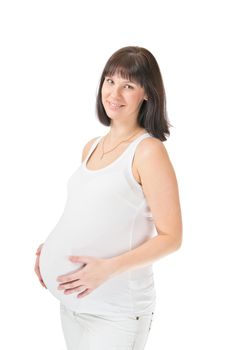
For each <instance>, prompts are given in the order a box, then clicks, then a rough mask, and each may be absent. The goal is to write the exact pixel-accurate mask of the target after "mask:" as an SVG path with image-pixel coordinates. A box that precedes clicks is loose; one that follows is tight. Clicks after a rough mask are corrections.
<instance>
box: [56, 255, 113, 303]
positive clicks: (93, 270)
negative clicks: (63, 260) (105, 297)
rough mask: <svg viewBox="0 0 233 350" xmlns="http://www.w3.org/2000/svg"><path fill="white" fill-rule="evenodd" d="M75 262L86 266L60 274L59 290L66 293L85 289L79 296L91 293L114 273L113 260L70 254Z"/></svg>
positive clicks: (58, 279)
mask: <svg viewBox="0 0 233 350" xmlns="http://www.w3.org/2000/svg"><path fill="white" fill-rule="evenodd" d="M69 260H70V261H71V262H73V263H84V266H83V267H82V268H81V269H79V270H78V271H76V272H72V273H69V274H66V275H61V276H58V278H57V282H60V283H61V284H59V286H58V288H57V289H59V290H64V294H71V293H75V292H77V291H80V290H83V291H82V292H81V293H79V294H78V295H77V297H78V298H81V297H84V296H86V295H88V294H90V293H91V292H92V291H93V290H94V289H96V288H97V287H99V286H100V285H101V284H102V283H104V282H105V281H106V280H108V279H109V278H110V277H111V276H112V273H113V269H114V266H113V260H111V259H100V258H93V257H90V256H70V257H69Z"/></svg>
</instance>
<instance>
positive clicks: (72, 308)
mask: <svg viewBox="0 0 233 350" xmlns="http://www.w3.org/2000/svg"><path fill="white" fill-rule="evenodd" d="M96 110H97V116H98V119H99V121H100V122H101V123H102V124H103V125H105V126H108V127H109V130H108V132H107V133H106V134H105V135H102V136H99V137H96V138H94V139H91V140H90V141H89V142H87V144H86V145H85V147H84V149H83V155H82V161H81V164H80V166H79V167H78V169H77V170H76V171H75V172H74V173H73V174H72V175H71V177H70V178H69V179H68V182H67V199H66V204H65V208H64V212H63V214H62V216H61V218H60V220H59V221H58V223H57V224H56V226H55V228H54V229H53V230H52V232H51V233H50V235H49V236H48V238H47V239H46V240H45V242H44V244H41V245H40V246H39V248H38V250H37V253H36V254H37V259H36V264H35V272H36V274H37V276H38V278H39V280H40V282H41V284H42V285H43V286H44V287H46V288H47V289H48V290H49V291H50V292H51V293H52V295H53V296H54V297H56V298H57V299H58V300H59V301H60V315H61V324H62V329H63V333H64V339H65V342H66V345H67V349H68V350H114V349H121V350H131V349H132V350H143V349H144V347H145V344H146V342H147V339H148V335H149V330H150V328H151V322H152V320H153V317H154V314H155V299H156V296H155V288H154V277H153V266H152V265H153V262H154V261H156V260H158V259H159V258H161V257H163V256H164V255H166V254H169V253H171V252H173V251H175V250H177V249H178V248H179V247H180V246H181V241H182V219H181V209H180V202H179V193H178V184H177V180H176V175H175V172H174V169H173V166H172V164H171V161H170V159H169V156H168V153H167V151H166V148H165V146H164V145H163V141H166V137H165V135H170V132H169V127H170V124H169V122H168V119H167V112H166V98H165V91H164V86H163V81H162V76H161V73H160V69H159V66H158V63H157V61H156V59H155V57H154V56H153V55H152V53H151V52H149V51H148V50H147V49H145V48H142V47H137V46H129V47H124V48H121V49H119V50H118V51H116V52H115V53H114V54H113V55H112V56H111V57H110V58H109V60H108V61H107V63H106V65H105V67H104V69H103V72H102V75H101V78H100V84H99V90H98V94H97V101H96Z"/></svg>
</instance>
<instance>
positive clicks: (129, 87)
mask: <svg viewBox="0 0 233 350" xmlns="http://www.w3.org/2000/svg"><path fill="white" fill-rule="evenodd" d="M125 87H126V88H127V89H133V86H131V85H128V84H127V85H125Z"/></svg>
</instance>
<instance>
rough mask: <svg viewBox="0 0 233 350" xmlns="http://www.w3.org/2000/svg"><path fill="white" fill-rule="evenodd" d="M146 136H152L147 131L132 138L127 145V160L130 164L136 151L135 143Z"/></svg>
mask: <svg viewBox="0 0 233 350" xmlns="http://www.w3.org/2000/svg"><path fill="white" fill-rule="evenodd" d="M147 137H154V136H152V135H150V134H149V133H148V132H147V133H144V134H142V135H140V136H138V137H137V138H136V139H135V140H133V141H132V142H131V144H130V146H129V150H128V152H127V157H126V158H127V161H130V164H131V161H132V160H133V158H134V155H135V151H136V148H137V145H138V144H139V143H140V142H141V141H142V140H143V139H145V138H147Z"/></svg>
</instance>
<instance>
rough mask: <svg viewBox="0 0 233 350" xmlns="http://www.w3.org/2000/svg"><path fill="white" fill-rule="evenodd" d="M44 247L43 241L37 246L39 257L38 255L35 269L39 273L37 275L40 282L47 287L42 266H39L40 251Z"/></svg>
mask: <svg viewBox="0 0 233 350" xmlns="http://www.w3.org/2000/svg"><path fill="white" fill-rule="evenodd" d="M42 247H43V243H42V244H40V245H39V247H38V248H37V251H36V255H37V257H36V263H35V267H34V271H35V273H36V274H37V277H38V278H39V281H40V284H41V285H42V286H43V287H45V288H46V289H47V287H46V285H45V284H44V281H43V279H42V277H41V274H40V267H39V259H40V253H41V249H42Z"/></svg>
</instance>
